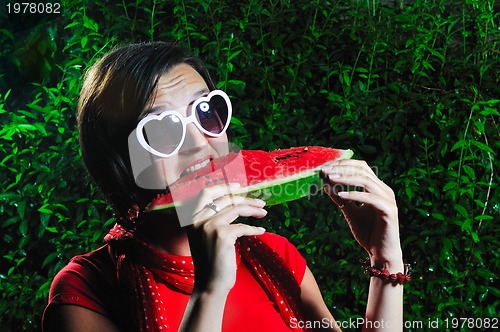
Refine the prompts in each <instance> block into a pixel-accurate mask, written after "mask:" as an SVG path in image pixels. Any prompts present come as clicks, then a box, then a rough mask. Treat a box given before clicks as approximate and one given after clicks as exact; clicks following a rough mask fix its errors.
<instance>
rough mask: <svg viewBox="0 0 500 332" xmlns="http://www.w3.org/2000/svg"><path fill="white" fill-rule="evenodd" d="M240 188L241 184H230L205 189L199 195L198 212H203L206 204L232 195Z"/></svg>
mask: <svg viewBox="0 0 500 332" xmlns="http://www.w3.org/2000/svg"><path fill="white" fill-rule="evenodd" d="M238 188H240V184H239V183H230V184H219V185H215V186H211V187H206V188H203V189H202V190H201V191H200V192H199V194H198V197H197V198H198V208H199V209H198V210H201V208H203V206H204V205H205V204H207V203H208V202H213V201H214V200H216V199H218V198H220V197H222V196H225V195H228V194H231V193H233V192H235V191H236V190H237V189H238Z"/></svg>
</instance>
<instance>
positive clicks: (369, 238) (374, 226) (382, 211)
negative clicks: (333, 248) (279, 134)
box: [323, 159, 402, 268]
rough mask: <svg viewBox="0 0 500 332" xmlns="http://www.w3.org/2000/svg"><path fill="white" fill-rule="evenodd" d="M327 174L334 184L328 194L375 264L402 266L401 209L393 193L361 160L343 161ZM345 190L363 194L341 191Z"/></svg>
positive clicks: (327, 190)
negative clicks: (353, 188)
mask: <svg viewBox="0 0 500 332" xmlns="http://www.w3.org/2000/svg"><path fill="white" fill-rule="evenodd" d="M323 173H324V174H325V175H326V176H327V177H328V179H329V181H330V184H329V185H326V186H325V188H324V189H325V191H326V193H327V194H328V195H329V196H330V198H331V199H332V200H333V201H334V202H335V203H336V204H337V205H338V206H339V207H340V209H341V210H342V213H343V214H344V216H345V218H346V220H347V223H348V224H349V227H350V228H351V231H352V234H353V235H354V237H355V239H356V240H357V241H358V242H359V244H360V245H361V246H363V248H365V250H366V251H367V252H368V253H369V255H370V258H371V261H372V264H374V265H378V266H380V265H383V266H384V267H388V268H389V267H390V266H391V265H392V266H397V265H402V252H401V244H400V240H399V222H398V208H397V205H396V199H395V196H394V192H393V191H392V189H391V188H389V186H387V185H386V184H385V183H384V182H382V181H381V180H380V179H379V178H378V177H377V175H376V174H375V173H374V172H373V170H372V169H371V168H370V167H369V166H368V165H367V164H366V162H364V161H360V160H351V159H346V160H340V161H338V162H336V163H333V164H331V165H330V166H329V167H327V168H325V169H323ZM344 186H352V187H356V188H361V189H363V191H346V190H345V189H340V188H344ZM356 203H358V204H356Z"/></svg>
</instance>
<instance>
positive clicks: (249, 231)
mask: <svg viewBox="0 0 500 332" xmlns="http://www.w3.org/2000/svg"><path fill="white" fill-rule="evenodd" d="M265 231H266V229H265V228H263V227H257V226H250V225H246V224H232V225H229V226H225V227H221V228H219V229H218V230H217V232H216V234H217V237H219V238H224V239H229V240H230V242H232V244H234V242H235V241H236V239H238V238H239V237H242V236H254V235H262V234H264V233H265Z"/></svg>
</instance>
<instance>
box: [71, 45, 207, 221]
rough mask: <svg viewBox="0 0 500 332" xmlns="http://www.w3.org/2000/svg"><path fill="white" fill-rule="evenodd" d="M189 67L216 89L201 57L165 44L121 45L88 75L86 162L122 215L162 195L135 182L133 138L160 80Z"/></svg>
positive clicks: (81, 118) (83, 129) (81, 107)
mask: <svg viewBox="0 0 500 332" xmlns="http://www.w3.org/2000/svg"><path fill="white" fill-rule="evenodd" d="M183 63H184V64H188V65H190V66H192V67H193V68H194V69H195V70H196V71H197V72H198V73H200V75H201V76H202V77H203V79H204V80H205V82H206V83H207V85H208V87H209V89H210V90H213V89H215V86H214V84H213V82H212V80H211V78H210V75H209V74H208V71H207V70H206V68H205V66H204V65H203V63H202V62H201V61H200V60H199V59H197V58H195V57H193V56H191V55H189V54H188V53H187V52H186V51H185V50H184V49H183V48H182V47H180V46H178V45H176V44H171V43H165V42H152V43H141V44H130V45H126V46H121V47H118V48H116V49H114V50H112V51H111V52H109V53H108V54H107V55H105V56H104V57H103V58H102V59H100V60H99V61H97V62H96V63H95V64H94V65H93V66H92V67H91V68H90V69H89V71H88V72H87V74H86V75H85V79H84V82H83V86H82V90H81V93H80V100H79V103H78V131H79V135H80V147H81V150H82V155H83V160H84V163H85V166H86V167H87V169H88V171H89V173H90V176H91V177H92V180H93V181H94V182H95V184H96V185H97V186H98V187H99V189H100V190H101V192H102V193H103V195H104V198H105V199H106V201H107V202H108V203H109V204H110V205H111V207H112V208H113V210H114V212H115V214H116V215H117V216H118V217H125V216H126V213H127V210H128V209H129V208H130V207H132V206H133V205H134V204H137V205H138V206H139V208H140V209H142V208H144V206H145V205H146V204H147V203H148V202H149V201H150V200H151V199H152V198H153V197H154V195H155V194H156V193H155V192H153V191H150V190H145V189H141V188H139V187H138V186H137V185H136V184H135V181H134V177H133V174H132V169H131V165H130V158H129V152H128V136H129V134H130V133H131V132H132V130H133V129H134V128H135V126H136V125H137V123H138V121H139V120H138V119H139V116H140V114H141V113H142V112H143V110H144V109H145V107H146V105H147V104H148V102H150V101H151V100H152V98H154V96H153V93H154V91H155V90H156V85H157V83H158V79H159V78H160V76H162V75H163V74H165V73H167V72H168V71H169V70H170V69H171V68H173V67H174V66H176V65H179V64H183Z"/></svg>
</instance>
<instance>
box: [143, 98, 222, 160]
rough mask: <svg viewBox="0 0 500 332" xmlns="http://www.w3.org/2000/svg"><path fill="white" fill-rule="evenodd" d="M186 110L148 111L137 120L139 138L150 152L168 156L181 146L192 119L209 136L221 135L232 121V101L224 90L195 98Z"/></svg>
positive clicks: (164, 156) (163, 156)
mask: <svg viewBox="0 0 500 332" xmlns="http://www.w3.org/2000/svg"><path fill="white" fill-rule="evenodd" d="M187 114H188V116H187V117H184V116H182V115H181V114H180V113H179V112H176V111H164V112H161V113H160V114H150V115H147V116H146V117H144V118H143V119H142V120H141V121H139V123H138V124H137V130H136V135H137V140H138V141H139V143H140V144H141V146H142V147H143V148H144V149H145V150H147V151H148V152H150V153H152V154H154V155H156V156H158V157H162V158H168V157H170V156H172V155H173V154H175V153H177V152H178V151H179V149H180V148H181V146H182V144H183V143H184V139H185V138H186V126H187V125H188V124H189V123H194V124H195V126H196V127H197V128H198V129H199V130H200V131H201V132H202V133H204V134H205V135H207V136H210V137H219V136H221V135H222V134H224V132H225V131H226V129H227V127H228V126H229V123H230V122H231V115H232V106H231V101H230V100H229V97H228V96H227V94H226V93H225V92H224V91H221V90H213V91H211V92H210V93H209V94H208V95H207V96H206V97H201V98H198V99H196V100H195V101H194V102H193V104H192V106H191V109H190V111H189V110H188V113H187Z"/></svg>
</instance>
